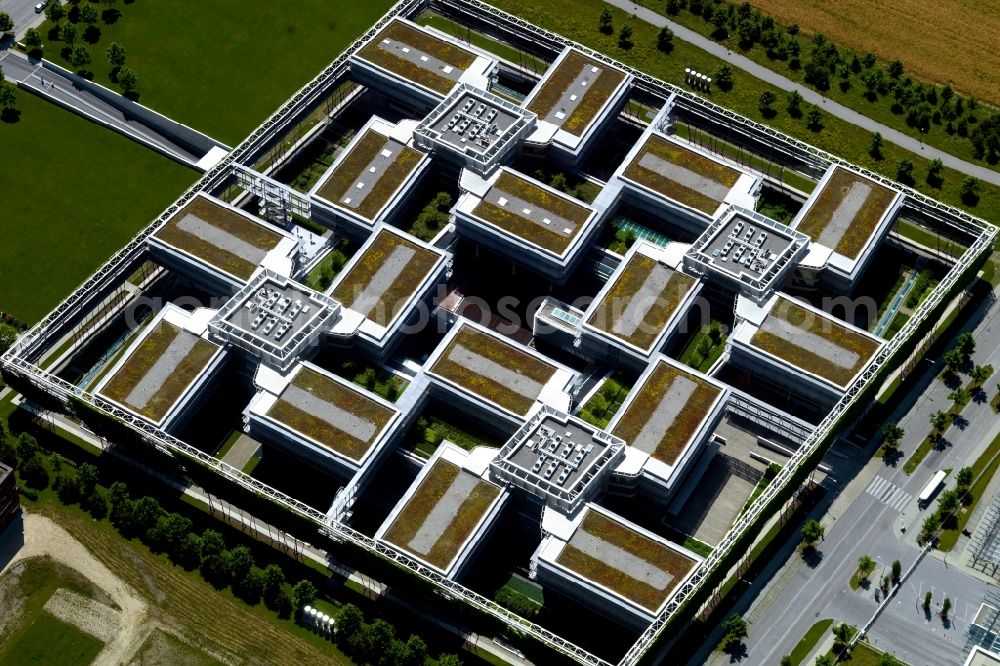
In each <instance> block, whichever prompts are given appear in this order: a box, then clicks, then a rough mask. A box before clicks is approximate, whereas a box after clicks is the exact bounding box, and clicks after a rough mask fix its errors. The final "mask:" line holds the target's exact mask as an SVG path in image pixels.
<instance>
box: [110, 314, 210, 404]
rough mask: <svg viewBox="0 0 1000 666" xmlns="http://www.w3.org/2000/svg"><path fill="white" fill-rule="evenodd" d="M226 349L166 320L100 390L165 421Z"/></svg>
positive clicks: (145, 335)
mask: <svg viewBox="0 0 1000 666" xmlns="http://www.w3.org/2000/svg"><path fill="white" fill-rule="evenodd" d="M221 353H222V348H221V347H219V346H218V345H216V344H213V343H211V342H209V341H208V340H205V339H203V338H201V337H199V336H197V335H195V334H194V333H191V332H189V331H186V330H184V329H183V328H181V327H180V326H178V325H176V324H173V323H171V322H169V321H167V320H166V319H160V320H159V321H158V322H155V323H154V324H153V325H152V327H151V328H150V329H149V330H148V331H146V332H145V333H143V334H142V337H141V338H140V339H139V340H138V341H137V343H135V344H134V346H133V347H132V348H131V349H130V350H129V351H128V353H127V355H126V356H125V357H124V358H123V359H122V360H120V361H119V362H118V363H117V364H116V366H115V367H114V369H113V370H112V372H111V373H110V374H109V375H108V376H107V377H105V379H104V380H103V382H102V384H101V385H100V386H99V387H98V389H97V391H96V392H97V393H98V394H100V395H101V396H102V397H104V398H107V399H108V400H111V401H113V402H116V403H118V404H119V405H122V406H123V407H125V408H127V409H128V410H130V411H132V412H135V413H136V414H140V415H142V416H144V417H146V418H147V419H149V420H150V421H152V422H154V423H162V422H163V421H164V419H165V418H166V417H167V415H168V414H169V413H170V412H171V410H172V409H173V408H174V406H175V405H176V404H177V403H178V401H179V400H181V398H182V397H183V396H184V394H185V393H187V391H188V390H189V389H190V388H191V387H192V385H193V384H194V383H195V382H196V380H197V379H198V377H199V376H200V375H201V374H202V372H203V371H204V370H205V369H206V368H208V367H209V365H210V364H211V363H212V361H213V360H214V359H215V358H216V355H217V354H221Z"/></svg>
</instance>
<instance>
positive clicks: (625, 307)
mask: <svg viewBox="0 0 1000 666" xmlns="http://www.w3.org/2000/svg"><path fill="white" fill-rule="evenodd" d="M644 247H645V246H644V244H641V243H640V244H637V249H636V251H634V252H632V253H631V254H630V256H629V258H628V260H627V261H626V262H625V264H624V265H623V267H622V268H620V269H619V271H618V274H617V277H615V278H614V280H613V282H612V283H611V284H610V286H609V287H608V288H607V290H606V291H603V292H602V294H603V296H601V297H600V300H597V301H595V302H594V303H593V305H592V306H591V308H590V316H589V317H588V318H587V325H589V326H593V327H595V328H597V329H599V330H601V331H604V332H605V333H608V334H610V335H612V336H614V337H615V338H618V339H619V340H622V341H623V342H626V343H628V344H630V345H633V346H635V347H638V348H639V349H642V350H644V351H649V350H650V349H651V348H652V347H653V345H654V343H655V342H656V340H658V339H659V338H660V336H661V334H662V333H663V330H664V328H665V327H666V326H667V323H668V322H669V321H671V319H673V318H674V315H675V313H676V312H677V311H678V309H679V308H680V306H681V304H682V303H683V302H684V301H685V299H687V297H688V295H689V294H691V292H692V291H694V289H695V287H696V285H697V283H698V281H697V280H695V279H694V278H692V277H689V276H687V275H685V274H684V273H681V272H680V271H676V270H674V269H672V268H670V267H668V266H666V265H664V264H662V263H660V262H659V261H657V259H655V258H654V257H652V256H650V255H648V254H646V253H645V252H643V251H641V250H642V248H644Z"/></svg>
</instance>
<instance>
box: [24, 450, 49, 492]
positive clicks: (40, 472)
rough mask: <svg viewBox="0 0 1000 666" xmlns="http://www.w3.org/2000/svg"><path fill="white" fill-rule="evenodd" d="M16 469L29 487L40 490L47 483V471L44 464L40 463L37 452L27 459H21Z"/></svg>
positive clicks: (46, 485)
mask: <svg viewBox="0 0 1000 666" xmlns="http://www.w3.org/2000/svg"><path fill="white" fill-rule="evenodd" d="M18 471H19V472H20V474H21V478H22V479H24V482H25V483H26V484H28V487H29V488H35V489H38V490H42V489H43V488H47V487H48V485H49V471H48V470H47V469H45V465H43V464H42V459H41V457H40V456H39V455H38V454H35V455H33V456H31V457H30V458H28V459H27V460H23V461H22V462H21V465H20V467H19V468H18Z"/></svg>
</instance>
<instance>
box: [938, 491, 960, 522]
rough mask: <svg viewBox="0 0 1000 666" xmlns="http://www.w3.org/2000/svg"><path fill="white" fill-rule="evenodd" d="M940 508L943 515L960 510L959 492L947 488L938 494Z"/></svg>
mask: <svg viewBox="0 0 1000 666" xmlns="http://www.w3.org/2000/svg"><path fill="white" fill-rule="evenodd" d="M938 510H939V511H941V515H942V516H950V515H952V514H953V513H955V512H956V511H958V493H957V492H955V491H954V490H946V491H944V492H943V493H941V494H940V495H939V496H938Z"/></svg>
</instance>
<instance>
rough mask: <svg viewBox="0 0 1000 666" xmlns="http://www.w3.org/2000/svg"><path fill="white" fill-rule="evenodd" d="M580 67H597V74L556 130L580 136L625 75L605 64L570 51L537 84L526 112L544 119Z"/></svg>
mask: <svg viewBox="0 0 1000 666" xmlns="http://www.w3.org/2000/svg"><path fill="white" fill-rule="evenodd" d="M584 67H600V68H601V73H600V75H598V77H597V79H596V80H595V81H594V82H593V83H591V84H590V86H589V87H588V89H587V92H586V93H584V95H583V99H581V100H580V101H579V103H578V104H577V105H576V107H575V108H574V109H573V111H572V112H570V114H569V115H568V116H567V117H566V118H565V119H564V120H563V121H562V124H561V125H560V127H561V128H562V129H563V130H565V131H567V132H569V133H570V134H573V135H575V136H582V135H583V132H584V131H585V130H586V129H587V126H588V125H590V123H591V122H592V121H593V120H594V117H595V116H597V114H598V113H599V112H600V111H601V109H602V108H604V105H605V104H607V102H608V99H609V98H610V97H611V95H612V94H614V92H615V90H616V89H617V88H618V86H619V85H620V84H621V82H622V81H624V80H625V74H623V73H622V72H620V71H618V70H617V69H614V68H613V67H611V65H608V64H607V63H605V62H600V61H597V60H594V59H593V58H588V57H587V56H585V55H583V54H582V53H580V52H579V51H577V50H575V49H574V50H571V51H570V52H569V53H567V54H566V57H565V58H563V59H562V61H561V62H560V63H559V65H558V66H557V67H556V68H555V70H554V71H552V72H551V74H549V76H548V77H547V78H546V79H545V80H544V81H543V83H542V84H541V85H542V87H541V88H540V89H539V90H538V93H537V94H536V95H535V96H534V97H532V98H531V101H530V102H529V103H528V107H527V108H528V110H529V111H533V112H534V113H536V114H538V116H539V118H544V117H545V116H546V115H548V113H549V112H550V111H552V109H553V108H554V107H555V105H556V104H558V103H559V100H560V99H562V97H563V94H564V93H565V92H566V89H567V88H569V86H570V85H571V84H572V83H573V82H574V81H575V80H576V78H577V77H578V76H579V75H580V72H581V71H582V70H583V68H584Z"/></svg>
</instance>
